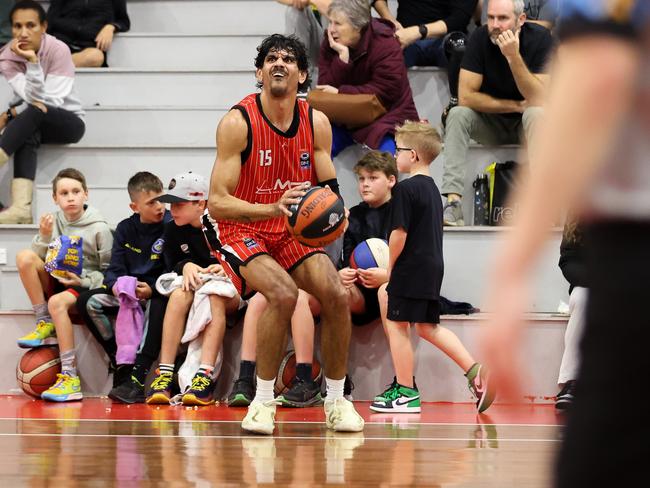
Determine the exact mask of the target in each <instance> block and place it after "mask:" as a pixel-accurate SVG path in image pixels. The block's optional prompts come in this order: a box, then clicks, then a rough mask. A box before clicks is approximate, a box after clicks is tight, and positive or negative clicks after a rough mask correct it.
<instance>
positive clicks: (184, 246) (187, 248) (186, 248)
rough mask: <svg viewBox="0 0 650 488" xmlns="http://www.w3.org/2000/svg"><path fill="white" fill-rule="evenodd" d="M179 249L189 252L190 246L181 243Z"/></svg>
mask: <svg viewBox="0 0 650 488" xmlns="http://www.w3.org/2000/svg"><path fill="white" fill-rule="evenodd" d="M181 251H183V252H184V253H185V254H189V253H190V246H188V245H187V244H181Z"/></svg>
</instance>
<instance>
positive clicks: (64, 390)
mask: <svg viewBox="0 0 650 488" xmlns="http://www.w3.org/2000/svg"><path fill="white" fill-rule="evenodd" d="M56 377H57V380H56V383H54V384H53V385H52V386H50V387H49V388H48V389H47V390H45V391H44V392H43V393H41V398H42V399H43V400H49V401H51V402H71V401H74V400H81V399H83V397H84V396H83V393H81V381H79V376H70V375H69V374H67V373H59V374H57V375H56Z"/></svg>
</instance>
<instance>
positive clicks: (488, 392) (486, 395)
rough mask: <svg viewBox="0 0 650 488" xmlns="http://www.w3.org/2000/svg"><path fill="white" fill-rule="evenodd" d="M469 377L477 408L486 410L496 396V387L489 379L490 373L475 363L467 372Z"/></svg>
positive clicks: (466, 375)
mask: <svg viewBox="0 0 650 488" xmlns="http://www.w3.org/2000/svg"><path fill="white" fill-rule="evenodd" d="M465 377H466V378H467V385H468V386H469V391H471V392H472V393H473V394H474V396H475V397H476V408H477V409H478V413H483V412H485V411H486V410H487V409H488V407H489V406H490V405H492V402H493V401H494V397H495V396H496V391H495V389H494V387H492V386H491V385H490V382H489V381H488V374H487V371H486V370H485V368H483V366H481V365H480V364H479V363H476V364H474V366H472V367H471V368H469V371H468V372H467V373H466V374H465Z"/></svg>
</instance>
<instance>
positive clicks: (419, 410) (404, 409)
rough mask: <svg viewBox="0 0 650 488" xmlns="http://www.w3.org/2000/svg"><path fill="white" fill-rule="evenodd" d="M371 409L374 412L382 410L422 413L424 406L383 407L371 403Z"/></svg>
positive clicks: (387, 411) (384, 411) (383, 411)
mask: <svg viewBox="0 0 650 488" xmlns="http://www.w3.org/2000/svg"><path fill="white" fill-rule="evenodd" d="M369 408H370V410H372V411H373V412H382V413H422V407H421V406H420V407H407V406H406V405H404V406H402V407H381V406H379V405H370V407H369Z"/></svg>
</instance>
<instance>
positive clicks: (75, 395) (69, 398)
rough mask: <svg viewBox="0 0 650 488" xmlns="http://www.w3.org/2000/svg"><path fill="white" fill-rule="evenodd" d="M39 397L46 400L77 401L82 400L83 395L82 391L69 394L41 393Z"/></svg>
mask: <svg viewBox="0 0 650 488" xmlns="http://www.w3.org/2000/svg"><path fill="white" fill-rule="evenodd" d="M41 398H42V399H43V400H47V401H48V402H77V401H79V400H83V398H84V395H83V393H70V394H69V395H65V396H63V395H56V396H54V395H52V396H50V395H46V394H45V393H43V394H42V395H41Z"/></svg>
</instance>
